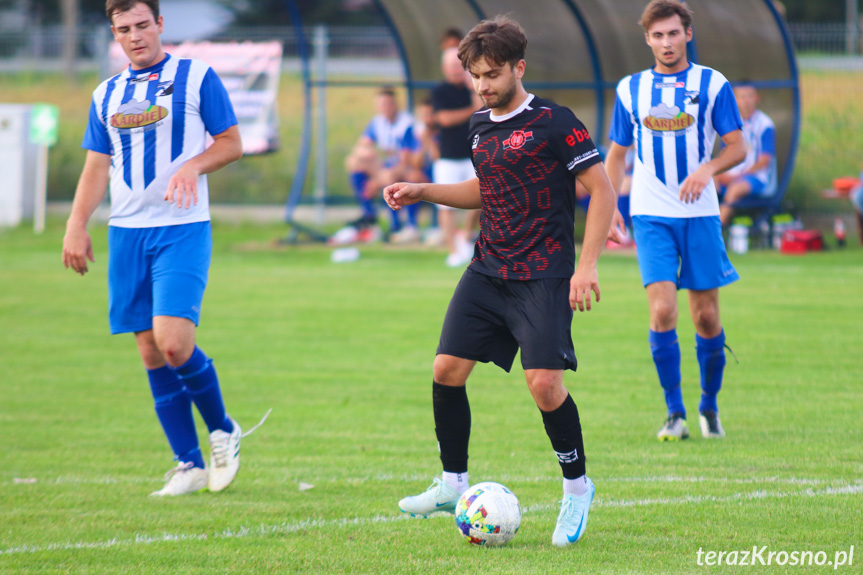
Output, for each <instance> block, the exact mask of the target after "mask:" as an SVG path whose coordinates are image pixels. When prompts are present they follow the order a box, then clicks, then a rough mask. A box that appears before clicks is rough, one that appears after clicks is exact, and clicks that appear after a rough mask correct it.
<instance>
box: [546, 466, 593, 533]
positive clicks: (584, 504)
mask: <svg viewBox="0 0 863 575" xmlns="http://www.w3.org/2000/svg"><path fill="white" fill-rule="evenodd" d="M585 479H587V483H588V490H587V493H585V494H584V495H582V496H581V497H576V496H575V495H564V496H563V501H561V502H560V514H559V515H558V516H557V525H555V526H554V533H552V535H551V542H552V543H553V544H555V545H557V546H558V547H566V546H567V545H571V544H573V543H578V541H579V539H581V538H582V537H583V536H584V532H585V530H586V529H587V515H588V513H589V512H590V504H591V503H593V496H594V494H595V493H596V487H594V485H593V481H591V480H590V479H589V478H585Z"/></svg>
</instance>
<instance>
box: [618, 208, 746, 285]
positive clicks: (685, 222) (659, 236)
mask: <svg viewBox="0 0 863 575" xmlns="http://www.w3.org/2000/svg"><path fill="white" fill-rule="evenodd" d="M632 225H633V228H634V230H635V245H637V246H638V267H639V268H641V280H642V282H643V283H644V285H645V286H648V285H650V284H652V283H656V282H661V281H669V282H674V284H675V285H677V289H690V290H708V289H714V288H719V287H722V286H724V285H728V284H730V283H732V282H735V281H737V280H738V279H740V276H738V275H737V271H736V270H735V269H734V266H732V265H731V261H730V260H729V259H728V254H727V253H726V251H725V242H724V241H723V240H722V226H721V224H720V223H719V216H707V217H700V218H663V217H659V216H633V217H632Z"/></svg>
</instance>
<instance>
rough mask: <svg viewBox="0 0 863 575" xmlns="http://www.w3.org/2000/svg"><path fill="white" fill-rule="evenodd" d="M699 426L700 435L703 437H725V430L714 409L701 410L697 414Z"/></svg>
mask: <svg viewBox="0 0 863 575" xmlns="http://www.w3.org/2000/svg"><path fill="white" fill-rule="evenodd" d="M698 423H699V425H700V426H701V436H702V437H704V438H705V439H721V438H723V437H725V430H724V429H722V424H721V423H720V422H719V414H718V413H716V412H715V411H702V412H701V414H700V415H699V416H698Z"/></svg>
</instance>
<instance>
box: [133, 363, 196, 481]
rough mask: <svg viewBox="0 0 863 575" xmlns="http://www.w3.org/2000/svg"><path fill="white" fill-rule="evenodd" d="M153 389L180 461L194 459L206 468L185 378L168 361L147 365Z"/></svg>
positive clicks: (176, 455) (194, 461) (169, 439)
mask: <svg viewBox="0 0 863 575" xmlns="http://www.w3.org/2000/svg"><path fill="white" fill-rule="evenodd" d="M147 377H148V378H149V380H150V391H152V392H153V400H154V402H155V407H156V415H157V416H158V418H159V423H161V424H162V429H163V430H164V431H165V435H166V436H167V438H168V443H169V444H170V445H171V450H173V452H174V456H175V457H176V458H177V460H178V461H182V462H184V463H185V462H188V461H190V462H192V465H194V466H195V467H200V468H202V469H203V468H204V458H203V457H202V456H201V449H200V447H199V446H198V434H197V433H196V432H195V419H194V417H193V416H192V401H191V399H190V398H189V394H188V392H187V391H186V388H185V387H183V382H182V381H180V378H178V377H177V374H176V373H174V372H173V371H172V370H171V369H170V368H169V367H168V366H167V365H166V366H164V367H160V368H158V369H148V370H147Z"/></svg>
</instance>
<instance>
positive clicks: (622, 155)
mask: <svg viewBox="0 0 863 575" xmlns="http://www.w3.org/2000/svg"><path fill="white" fill-rule="evenodd" d="M627 150H628V148H624V147H623V146H621V145H620V144H616V143H613V142H612V144H611V148H610V149H609V150H608V155H607V156H606V157H605V171H606V173H607V174H608V179H609V180H610V181H611V187H612V188H614V191H615V193H617V194H619V193H620V189H621V187H622V186H623V180H624V177H625V176H626V152H627Z"/></svg>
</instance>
